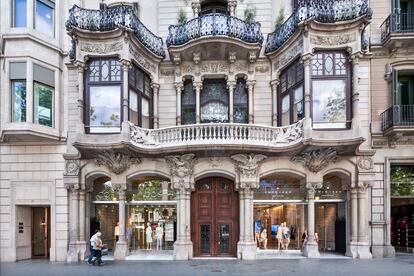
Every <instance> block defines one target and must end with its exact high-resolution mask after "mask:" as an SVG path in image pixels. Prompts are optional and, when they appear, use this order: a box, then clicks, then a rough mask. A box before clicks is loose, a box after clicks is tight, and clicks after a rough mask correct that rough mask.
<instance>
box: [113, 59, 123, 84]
mask: <svg viewBox="0 0 414 276" xmlns="http://www.w3.org/2000/svg"><path fill="white" fill-rule="evenodd" d="M111 80H112V81H120V80H121V64H120V63H119V61H118V60H112V61H111Z"/></svg>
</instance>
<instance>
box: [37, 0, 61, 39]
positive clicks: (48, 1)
mask: <svg viewBox="0 0 414 276" xmlns="http://www.w3.org/2000/svg"><path fill="white" fill-rule="evenodd" d="M38 2H41V3H42V4H43V5H46V6H48V7H49V8H51V9H52V10H53V14H52V34H51V35H49V34H47V33H44V32H42V31H41V30H38V29H37V26H36V24H37V16H36V13H37V3H38ZM33 4H34V9H33V29H35V30H36V31H38V32H40V33H42V34H44V35H47V36H50V37H53V38H55V36H56V26H55V25H56V3H55V1H54V0H33ZM52 4H53V6H52Z"/></svg>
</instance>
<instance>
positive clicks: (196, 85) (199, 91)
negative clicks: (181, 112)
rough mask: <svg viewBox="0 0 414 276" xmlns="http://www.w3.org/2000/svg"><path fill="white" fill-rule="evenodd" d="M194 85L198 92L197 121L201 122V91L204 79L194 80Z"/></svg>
mask: <svg viewBox="0 0 414 276" xmlns="http://www.w3.org/2000/svg"><path fill="white" fill-rule="evenodd" d="M193 86H194V87H195V92H196V123H197V124H199V123H200V93H201V89H202V88H203V82H202V81H195V82H193Z"/></svg>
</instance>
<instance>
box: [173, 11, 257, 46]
mask: <svg viewBox="0 0 414 276" xmlns="http://www.w3.org/2000/svg"><path fill="white" fill-rule="evenodd" d="M168 31H169V32H168V37H167V46H168V47H169V46H177V45H182V44H185V43H187V42H189V41H191V40H194V39H197V38H200V37H205V36H206V37H207V36H225V37H233V38H237V39H240V40H242V41H244V42H247V43H262V42H263V34H262V32H261V31H260V23H259V22H253V23H248V22H246V21H243V20H241V19H239V18H237V17H233V16H230V15H226V14H218V13H212V14H206V15H202V16H199V17H196V18H194V19H191V20H190V21H188V22H187V23H185V24H182V25H171V26H170V27H169V28H168Z"/></svg>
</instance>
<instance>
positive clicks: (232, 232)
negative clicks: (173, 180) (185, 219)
mask: <svg viewBox="0 0 414 276" xmlns="http://www.w3.org/2000/svg"><path fill="white" fill-rule="evenodd" d="M238 238H239V195H238V193H237V192H236V191H235V190H234V183H233V182H232V181H230V180H228V179H226V178H221V177H212V178H205V179H202V180H200V181H197V183H196V187H195V191H194V192H193V193H192V194H191V240H192V241H193V246H194V256H236V254H237V252H236V251H237V242H238Z"/></svg>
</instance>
